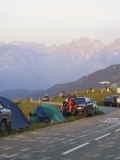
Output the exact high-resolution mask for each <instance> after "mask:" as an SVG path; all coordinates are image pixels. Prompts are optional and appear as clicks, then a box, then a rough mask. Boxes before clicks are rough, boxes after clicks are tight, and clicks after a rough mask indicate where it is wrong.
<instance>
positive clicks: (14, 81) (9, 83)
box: [0, 38, 120, 95]
mask: <svg viewBox="0 0 120 160" xmlns="http://www.w3.org/2000/svg"><path fill="white" fill-rule="evenodd" d="M119 61H120V39H118V40H115V41H114V42H112V43H110V44H104V43H103V42H101V41H99V40H94V39H89V38H81V39H79V40H74V41H71V42H69V43H65V44H62V45H53V46H46V45H44V44H39V43H33V42H29V43H28V42H11V43H0V92H1V93H3V91H4V92H5V91H7V92H8V91H11V90H12V91H14V90H15V91H16V90H17V93H18V91H19V93H21V90H24V91H25V90H26V94H27V92H28V91H29V93H30V95H31V91H35V90H36V92H38V93H40V92H41V91H42V90H45V89H47V88H51V86H54V85H55V84H61V83H67V82H71V81H76V80H77V79H81V77H83V76H85V75H88V74H91V73H93V72H95V71H97V70H99V69H102V68H105V67H107V66H109V65H112V64H119ZM48 90H49V89H48ZM7 92H6V93H7Z"/></svg>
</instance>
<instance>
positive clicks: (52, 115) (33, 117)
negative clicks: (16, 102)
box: [30, 104, 65, 122]
mask: <svg viewBox="0 0 120 160" xmlns="http://www.w3.org/2000/svg"><path fill="white" fill-rule="evenodd" d="M45 119H48V120H49V121H50V122H62V121H64V120H65V119H64V117H63V115H62V113H61V112H60V111H59V109H58V108H56V107H54V106H52V105H49V104H42V105H41V106H38V107H37V108H36V109H34V110H33V111H32V112H31V114H30V121H31V122H40V121H42V120H45Z"/></svg>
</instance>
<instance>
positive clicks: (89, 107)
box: [60, 97, 96, 115]
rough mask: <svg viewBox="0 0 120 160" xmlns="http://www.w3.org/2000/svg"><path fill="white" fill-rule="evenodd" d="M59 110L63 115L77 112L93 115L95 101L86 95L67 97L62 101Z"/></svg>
mask: <svg viewBox="0 0 120 160" xmlns="http://www.w3.org/2000/svg"><path fill="white" fill-rule="evenodd" d="M60 110H61V111H62V112H63V114H64V115H66V114H68V113H70V114H72V115H77V114H79V113H82V114H83V113H84V114H86V115H90V114H92V115H93V114H95V112H96V102H95V100H93V99H90V98H87V97H77V98H68V99H66V100H65V101H64V102H63V105H62V106H61V109H60Z"/></svg>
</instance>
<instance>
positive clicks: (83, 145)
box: [62, 143, 90, 156]
mask: <svg viewBox="0 0 120 160" xmlns="http://www.w3.org/2000/svg"><path fill="white" fill-rule="evenodd" d="M88 144H90V143H84V144H81V145H79V146H76V147H74V148H72V149H70V150H68V151H65V152H63V153H62V155H63V156H65V155H67V154H69V153H71V152H73V151H75V150H77V149H80V148H83V147H85V146H87V145H88Z"/></svg>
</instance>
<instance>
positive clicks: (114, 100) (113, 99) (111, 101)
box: [103, 95, 120, 107]
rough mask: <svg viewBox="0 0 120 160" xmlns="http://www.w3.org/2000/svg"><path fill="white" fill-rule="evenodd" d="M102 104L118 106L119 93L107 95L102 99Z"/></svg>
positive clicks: (119, 101) (119, 103) (119, 105)
mask: <svg viewBox="0 0 120 160" xmlns="http://www.w3.org/2000/svg"><path fill="white" fill-rule="evenodd" d="M103 104H104V106H116V107H120V95H111V96H107V97H105V98H104V100H103Z"/></svg>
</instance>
